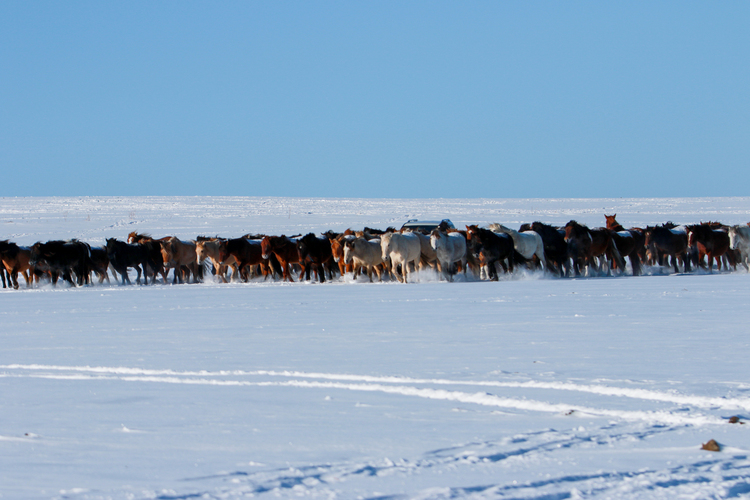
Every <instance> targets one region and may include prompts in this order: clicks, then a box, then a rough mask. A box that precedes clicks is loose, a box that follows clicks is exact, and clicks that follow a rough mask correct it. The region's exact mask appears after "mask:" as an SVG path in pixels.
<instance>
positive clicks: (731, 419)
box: [729, 415, 745, 425]
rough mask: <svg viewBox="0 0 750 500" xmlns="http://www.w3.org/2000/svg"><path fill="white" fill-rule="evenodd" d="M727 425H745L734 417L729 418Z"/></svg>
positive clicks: (738, 418) (737, 417)
mask: <svg viewBox="0 0 750 500" xmlns="http://www.w3.org/2000/svg"><path fill="white" fill-rule="evenodd" d="M729 423H730V424H740V425H745V422H740V417H739V416H737V415H735V416H733V417H729Z"/></svg>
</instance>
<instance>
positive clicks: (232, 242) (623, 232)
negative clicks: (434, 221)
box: [0, 214, 750, 288]
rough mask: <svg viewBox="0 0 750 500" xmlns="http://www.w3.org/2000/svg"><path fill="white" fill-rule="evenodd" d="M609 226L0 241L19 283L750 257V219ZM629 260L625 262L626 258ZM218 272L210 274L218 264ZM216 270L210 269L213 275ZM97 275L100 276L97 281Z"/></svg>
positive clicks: (510, 269) (575, 272) (673, 263)
mask: <svg viewBox="0 0 750 500" xmlns="http://www.w3.org/2000/svg"><path fill="white" fill-rule="evenodd" d="M605 219H606V227H600V228H589V227H587V226H585V225H583V224H579V223H578V222H576V221H575V220H571V221H570V222H568V223H567V224H566V225H565V226H564V227H555V226H552V225H549V224H544V223H542V222H534V223H531V224H523V225H522V226H521V227H520V228H519V230H518V231H516V230H514V229H510V228H508V227H506V226H503V225H501V224H490V225H489V226H488V227H479V226H477V225H469V226H466V229H465V230H457V229H453V228H451V227H448V226H447V225H446V224H444V223H443V224H440V225H439V226H438V227H436V228H435V229H434V230H432V231H429V232H428V231H419V230H416V231H407V230H401V231H398V230H396V229H394V228H388V229H386V230H378V229H372V228H367V227H366V228H364V229H363V230H361V231H352V230H347V231H345V232H343V233H334V232H332V231H328V232H326V233H323V234H321V235H316V234H314V233H309V234H306V235H304V236H302V235H298V236H295V237H288V236H285V235H281V236H267V235H252V234H247V235H244V236H242V237H240V238H219V237H213V238H212V237H203V236H199V237H197V238H196V239H195V240H189V241H186V240H181V239H179V238H177V237H175V236H166V237H163V238H153V237H151V236H150V235H147V234H138V233H135V232H133V233H130V234H129V235H128V238H127V240H126V241H121V240H118V239H115V238H109V239H107V240H106V245H105V246H103V247H96V246H91V245H89V244H88V243H85V242H82V241H78V240H68V241H62V240H53V241H48V242H44V243H42V242H38V243H36V244H34V245H33V246H31V247H22V246H19V245H17V244H15V243H13V242H10V241H8V240H5V241H0V260H1V261H2V266H0V274H2V282H3V288H6V287H13V288H19V283H18V275H19V274H20V275H22V276H23V278H24V280H25V281H26V285H27V286H29V287H30V286H32V285H33V284H34V283H40V282H46V281H49V282H51V283H52V284H53V285H56V284H57V282H58V281H59V279H60V278H61V277H62V279H63V280H64V281H66V282H68V283H69V284H70V285H72V286H84V285H87V284H91V283H93V279H98V282H99V283H103V282H104V281H105V280H106V281H107V282H110V278H109V273H111V274H112V276H113V277H114V278H115V280H118V277H119V279H120V280H121V282H122V284H123V285H124V284H131V281H130V277H129V276H128V270H129V269H134V270H135V271H136V273H137V278H136V283H138V284H141V282H143V284H148V283H149V281H150V283H152V284H154V283H156V282H157V277H160V278H161V282H162V283H169V282H170V280H169V273H170V271H171V272H172V279H171V283H185V282H191V281H192V282H200V281H203V280H205V279H214V280H218V281H220V282H224V283H226V282H229V281H245V282H247V281H249V280H250V279H253V278H257V277H262V278H263V279H264V280H265V279H269V278H272V279H278V280H284V281H290V282H293V281H294V280H295V278H296V279H298V280H311V279H316V280H319V281H320V282H321V283H322V282H325V281H326V279H329V280H333V279H335V277H336V276H341V277H344V276H346V275H347V274H351V275H353V276H354V277H355V278H356V277H358V276H360V275H366V276H367V277H368V278H369V280H370V281H373V278H376V279H377V280H379V281H380V280H386V279H390V280H397V281H399V282H403V283H406V282H408V281H410V280H413V273H418V272H421V271H424V270H426V269H431V270H434V271H436V272H437V273H439V276H440V277H441V278H442V279H445V280H448V281H453V278H454V276H455V275H456V274H457V273H463V274H466V273H471V274H472V275H473V276H474V277H475V278H478V279H483V280H485V279H486V280H498V279H499V276H500V273H514V272H515V270H516V269H517V268H519V266H520V267H524V268H527V269H530V270H542V271H543V272H545V273H547V274H549V275H551V276H558V277H577V276H601V275H612V274H616V275H621V274H624V273H626V272H627V270H628V268H627V261H629V262H630V272H631V273H632V275H634V276H638V275H640V274H643V272H644V266H651V267H652V268H654V267H656V266H658V268H657V269H659V270H666V272H669V271H671V270H674V272H675V273H679V272H691V271H692V270H693V269H697V268H703V269H706V270H707V271H708V272H713V268H714V266H713V264H714V262H715V263H716V268H717V270H722V269H725V270H730V269H736V268H737V266H738V265H739V266H743V267H744V268H745V269H746V270H747V269H748V265H749V264H750V259H749V257H750V223H748V224H747V225H736V226H725V225H723V224H721V223H718V222H703V223H700V224H692V225H682V226H678V225H676V224H674V223H672V222H667V223H664V224H661V225H656V226H647V227H644V228H638V227H632V228H629V229H625V228H624V227H623V226H622V225H621V224H619V223H618V222H617V220H616V214H614V215H605ZM626 259H627V261H626ZM209 269H210V271H209ZM209 273H210V275H212V276H209ZM92 276H93V277H94V278H93V279H92Z"/></svg>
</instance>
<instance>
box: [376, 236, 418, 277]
mask: <svg viewBox="0 0 750 500" xmlns="http://www.w3.org/2000/svg"><path fill="white" fill-rule="evenodd" d="M380 249H381V251H382V258H383V261H384V262H386V261H388V260H390V265H391V273H392V274H394V275H395V276H396V279H397V280H398V281H399V282H401V283H407V281H408V275H409V272H410V271H409V264H413V265H414V269H415V271H416V270H417V269H418V265H419V262H420V260H421V258H422V244H421V243H420V239H419V237H418V236H417V233H403V234H402V233H385V234H383V235H381V236H380ZM399 265H400V266H401V273H400V274H399V272H398V266H399Z"/></svg>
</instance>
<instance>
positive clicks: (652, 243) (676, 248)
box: [644, 222, 690, 273]
mask: <svg viewBox="0 0 750 500" xmlns="http://www.w3.org/2000/svg"><path fill="white" fill-rule="evenodd" d="M644 233H645V245H646V248H648V249H649V251H650V254H651V256H652V257H651V262H654V258H655V257H659V258H658V263H659V265H661V264H662V259H661V256H662V255H666V256H671V257H672V266H673V267H674V272H675V273H679V272H680V270H679V269H678V267H677V261H678V259H679V260H681V261H682V262H683V266H684V268H685V272H690V260H689V259H688V248H689V247H688V235H687V232H685V231H683V230H680V229H679V228H678V226H676V225H675V224H674V223H670V222H667V223H665V224H662V225H661V226H646V230H645V231H644ZM667 264H668V263H667Z"/></svg>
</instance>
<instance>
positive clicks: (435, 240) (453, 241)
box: [430, 228, 466, 281]
mask: <svg viewBox="0 0 750 500" xmlns="http://www.w3.org/2000/svg"><path fill="white" fill-rule="evenodd" d="M430 246H431V247H432V248H433V249H434V250H435V256H436V259H437V263H438V265H439V267H440V271H441V273H442V275H443V278H445V280H446V281H453V274H454V273H453V272H452V269H451V267H452V265H453V263H455V262H459V263H461V267H462V269H463V272H464V275H466V238H465V237H464V236H463V235H462V234H459V233H456V232H454V233H447V232H445V231H441V230H440V229H439V228H438V229H433V230H432V232H431V233H430Z"/></svg>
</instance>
